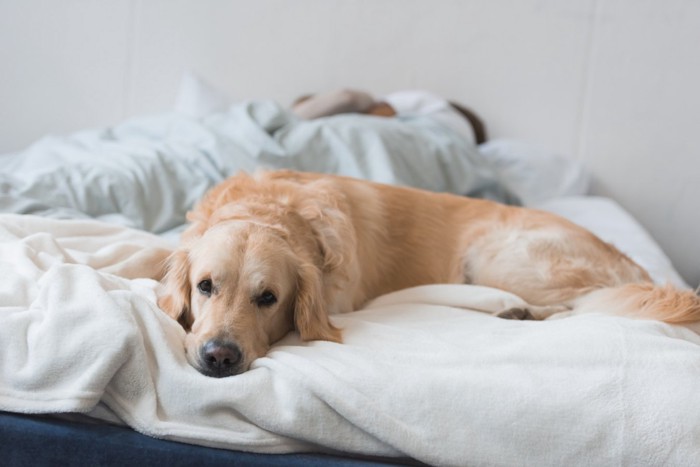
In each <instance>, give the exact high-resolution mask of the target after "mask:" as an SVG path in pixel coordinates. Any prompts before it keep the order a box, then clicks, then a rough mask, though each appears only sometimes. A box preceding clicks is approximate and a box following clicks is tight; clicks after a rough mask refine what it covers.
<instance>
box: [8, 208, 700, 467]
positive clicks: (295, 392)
mask: <svg viewBox="0 0 700 467" xmlns="http://www.w3.org/2000/svg"><path fill="white" fill-rule="evenodd" d="M0 242H1V243H0V272H1V277H2V278H3V280H2V281H0V409H2V410H9V411H16V412H25V413H46V412H83V413H91V414H92V415H93V416H104V410H100V407H104V406H106V407H109V409H110V410H111V411H112V412H113V413H114V414H116V415H117V416H118V417H119V418H120V419H121V420H123V421H124V422H126V423H128V424H129V425H130V426H132V427H133V428H134V429H136V430H138V431H140V432H143V433H145V434H148V435H151V436H156V437H160V438H167V439H174V440H180V441H184V442H188V443H195V444H202V445H207V446H216V447H220V448H231V449H240V450H246V451H256V452H267V453H274V452H292V451H304V450H339V451H346V452H351V453H363V454H373V455H385V456H409V457H413V458H415V459H418V460H420V461H423V462H426V463H429V464H437V465H661V464H666V465H692V464H693V463H695V462H697V460H698V459H700V337H698V335H696V334H695V333H693V332H692V331H690V330H688V329H685V328H682V327H675V326H670V325H665V324H662V323H659V322H654V321H635V320H629V319H624V318H617V317H611V316H606V315H604V314H591V315H585V316H576V317H573V318H568V319H561V320H552V321H547V322H514V321H506V320H499V319H496V318H493V317H491V316H489V314H488V313H483V311H494V310H498V309H501V308H503V307H507V306H513V305H517V304H519V303H520V299H519V298H518V297H515V296H513V295H510V294H507V293H504V292H501V291H498V290H495V289H488V288H483V287H474V286H455V285H451V286H446V285H436V286H426V287H419V288H415V289H409V290H405V291H401V292H397V293H394V294H390V295H387V296H384V297H380V298H379V299H377V300H376V301H374V302H373V303H371V304H370V305H369V306H368V307H367V308H366V309H364V310H362V311H359V312H356V313H351V314H348V315H343V316H337V317H335V318H334V322H335V324H337V325H338V326H340V327H342V328H343V329H344V336H345V343H344V344H342V345H340V344H334V343H330V342H311V343H301V342H299V340H298V339H297V337H296V335H294V334H290V335H289V336H287V337H286V338H285V339H284V340H283V341H282V342H280V343H279V344H278V345H276V346H275V347H274V349H273V350H272V351H271V352H270V353H269V354H268V355H267V356H266V357H264V358H261V359H258V360H257V361H256V362H255V363H254V364H253V368H252V369H251V371H249V372H247V373H245V374H243V375H239V376H235V377H230V378H225V379H213V378H207V377H205V376H202V375H200V374H199V373H197V372H196V371H195V370H194V369H193V368H191V367H190V366H188V364H187V363H186V360H185V355H184V348H183V339H184V336H185V334H184V331H183V330H182V329H181V328H180V326H179V325H177V323H175V322H174V321H173V320H171V319H170V318H168V317H167V316H165V315H164V314H163V313H162V312H161V311H159V310H158V308H157V306H156V296H155V289H156V287H157V282H155V281H154V280H152V279H146V278H134V279H127V278H124V277H120V276H125V277H136V276H139V275H141V276H148V275H150V274H154V273H155V271H156V270H157V269H155V268H154V266H155V265H157V262H158V261H159V260H160V259H161V258H162V256H163V255H164V253H165V252H166V251H167V249H168V248H169V247H170V245H168V244H167V243H165V241H164V240H162V239H160V238H158V237H155V236H151V235H149V234H145V233H143V232H138V231H133V230H127V229H124V228H121V227H115V226H109V225H105V224H101V223H98V222H93V221H59V220H50V219H45V218H38V217H31V216H13V215H2V216H0ZM139 271H140V272H141V273H139ZM601 311H602V312H604V311H606V310H601Z"/></svg>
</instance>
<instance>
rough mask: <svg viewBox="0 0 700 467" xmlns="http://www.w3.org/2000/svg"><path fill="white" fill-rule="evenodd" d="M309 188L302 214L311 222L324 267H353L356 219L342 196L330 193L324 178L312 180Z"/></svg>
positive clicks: (330, 269)
mask: <svg viewBox="0 0 700 467" xmlns="http://www.w3.org/2000/svg"><path fill="white" fill-rule="evenodd" d="M316 185H318V188H316V189H315V187H316ZM307 190H308V191H307V193H306V195H307V196H305V197H304V199H303V200H302V203H301V206H300V209H299V214H300V215H301V216H302V217H303V218H304V219H306V221H307V222H309V224H310V225H311V228H312V230H313V234H314V237H315V238H316V242H317V244H318V246H319V248H320V250H321V254H322V255H323V268H324V271H333V270H336V269H339V270H341V271H342V270H343V268H341V266H344V268H348V267H350V265H349V264H348V263H349V258H348V255H349V252H352V251H354V250H355V235H354V229H353V226H352V221H351V220H350V218H349V217H348V216H347V215H346V214H345V212H343V210H342V209H341V208H340V206H339V203H341V202H342V200H340V199H337V198H335V197H334V196H333V195H332V194H331V193H328V192H327V191H326V190H327V187H325V186H324V185H323V184H322V183H321V182H315V183H312V184H309V185H308V186H307Z"/></svg>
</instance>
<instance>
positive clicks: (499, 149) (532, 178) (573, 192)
mask: <svg viewBox="0 0 700 467" xmlns="http://www.w3.org/2000/svg"><path fill="white" fill-rule="evenodd" d="M479 152H480V153H481V154H482V155H483V156H484V159H485V160H486V161H487V162H489V163H490V164H491V166H492V167H493V168H494V170H495V171H496V173H497V174H498V177H499V180H500V181H501V182H502V183H503V184H504V185H505V186H506V187H508V189H509V190H510V191H511V192H512V193H513V194H514V195H515V196H516V197H517V198H518V199H519V200H520V202H521V203H522V204H523V205H525V206H530V205H534V204H537V203H542V202H544V201H546V200H549V199H553V198H560V197H562V196H578V195H585V194H586V193H588V187H589V174H588V172H587V171H586V170H585V169H584V168H583V165H582V164H581V163H580V162H579V161H577V160H574V159H571V158H568V157H563V156H560V155H558V154H554V153H552V152H551V151H547V150H544V149H541V148H538V147H537V146H533V145H530V144H527V143H523V142H520V141H511V140H506V139H496V140H491V141H488V142H486V143H484V144H482V145H480V146H479Z"/></svg>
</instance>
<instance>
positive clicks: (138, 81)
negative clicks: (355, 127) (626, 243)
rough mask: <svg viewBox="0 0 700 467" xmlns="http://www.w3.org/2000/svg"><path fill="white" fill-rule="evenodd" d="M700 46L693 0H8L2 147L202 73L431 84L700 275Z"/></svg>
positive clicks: (294, 91)
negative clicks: (579, 175)
mask: <svg viewBox="0 0 700 467" xmlns="http://www.w3.org/2000/svg"><path fill="white" fill-rule="evenodd" d="M699 43H700V3H698V2H688V1H685V0H669V1H667V2H642V3H640V2H636V1H634V0H620V1H617V2H603V1H599V0H578V1H568V2H561V1H559V0H460V1H441V2H428V1H422V0H352V1H351V0H297V1H295V2H289V1H286V0H255V1H253V0H247V1H246V0H231V1H226V2H223V1H217V0H199V1H193V0H117V1H113V2H90V1H87V0H85V1H71V2H39V1H32V0H30V1H26V2H2V3H0V58H1V59H2V63H3V72H2V73H0V83H2V86H0V101H1V102H2V103H3V105H2V106H0V127H1V128H3V131H2V132H1V133H0V152H8V151H13V150H17V149H21V148H22V147H24V146H26V145H27V144H29V143H30V142H31V141H33V140H35V139H37V138H39V137H41V136H42V135H44V134H46V133H62V132H68V131H72V130H77V129H81V128H85V127H95V126H102V125H107V124H111V123H116V122H118V121H120V120H122V119H124V118H126V117H129V116H133V115H139V114H143V113H150V112H161V111H164V110H167V109H169V108H171V106H172V103H173V99H174V96H175V94H176V90H177V86H178V83H179V80H180V77H181V76H182V74H183V72H184V71H186V70H192V71H194V72H196V73H198V74H199V75H201V76H202V77H204V78H205V79H207V80H209V81H211V82H212V83H213V84H215V85H216V86H218V87H220V88H222V89H224V90H226V91H227V92H228V93H229V94H230V95H231V96H232V97H237V98H251V97H266V98H274V99H277V100H279V101H281V102H283V103H289V102H291V100H292V99H293V98H294V97H296V96H298V95H300V94H303V93H307V92H314V91H321V90H328V89H332V88H337V87H346V86H351V87H356V88H359V89H364V90H367V91H370V92H373V93H375V94H378V95H381V94H382V93H386V92H389V91H394V90H400V89H406V88H422V89H427V90H431V91H433V92H435V93H437V94H440V95H443V96H445V97H447V98H449V99H452V100H455V101H457V102H461V103H464V104H467V105H469V106H470V107H471V108H473V109H475V110H477V111H478V113H479V114H480V115H481V116H482V117H483V118H484V120H485V121H486V122H487V124H488V127H489V133H490V135H491V136H492V137H507V138H513V139H518V140H522V141H526V142H530V143H534V144H537V145H540V146H542V147H545V148H547V149H551V150H554V151H557V152H559V153H561V154H564V155H566V156H568V157H574V158H579V159H581V160H582V161H584V162H585V164H586V165H587V167H588V168H589V169H590V170H591V171H592V173H593V176H594V184H593V191H594V193H598V194H603V195H606V196H610V197H612V198H614V199H616V200H617V201H618V202H619V203H621V204H622V205H623V206H624V207H625V208H627V209H628V210H629V211H630V212H632V213H633V214H634V215H635V216H636V217H637V218H638V219H639V220H640V221H641V222H642V223H643V224H644V226H645V227H646V228H647V229H649V230H650V231H651V233H652V234H653V235H654V237H655V238H656V239H657V240H658V241H659V243H660V244H661V245H662V247H663V248H664V249H665V250H666V251H667V253H668V254H669V255H670V257H671V259H672V260H673V261H674V264H675V265H676V267H677V268H678V269H679V270H680V272H681V273H682V274H683V275H684V277H685V279H686V280H687V281H688V282H689V283H690V284H692V285H697V284H698V283H700V261H698V260H697V259H698V258H700V244H698V242H697V241H696V239H697V238H700V220H699V219H698V216H697V209H696V207H695V202H696V200H697V199H700V184H699V183H697V179H696V177H697V175H696V174H697V173H699V172H700V143H699V142H698V141H699V140H697V139H695V131H696V127H697V124H698V122H700V91H699V90H698V83H700V54H698V53H697V44H699Z"/></svg>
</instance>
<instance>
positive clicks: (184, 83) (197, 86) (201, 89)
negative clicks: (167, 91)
mask: <svg viewBox="0 0 700 467" xmlns="http://www.w3.org/2000/svg"><path fill="white" fill-rule="evenodd" d="M233 103H234V101H233V100H232V99H231V98H229V97H228V96H227V95H226V94H225V93H224V92H223V91H221V90H219V89H217V88H216V87H214V86H212V85H211V84H209V83H207V82H206V81H204V80H203V79H202V78H200V77H199V76H197V75H196V74H194V73H192V72H190V71H188V72H186V73H185V74H184V75H183V76H182V79H181V80H180V88H179V90H178V93H177V97H176V99H175V109H174V110H175V112H178V113H181V114H184V115H187V116H189V117H193V118H201V117H205V116H207V115H209V114H211V113H214V112H220V111H222V110H225V109H227V108H228V107H229V106H230V105H231V104H233Z"/></svg>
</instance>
